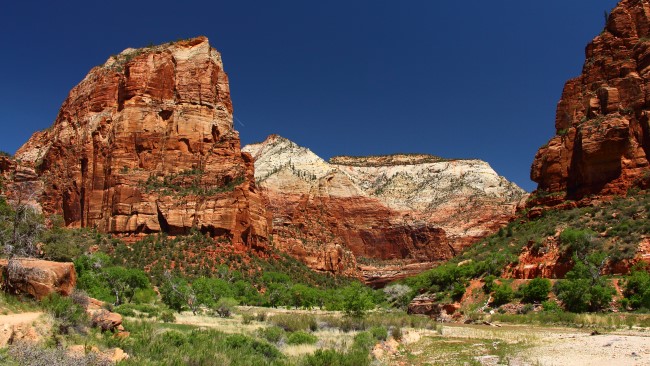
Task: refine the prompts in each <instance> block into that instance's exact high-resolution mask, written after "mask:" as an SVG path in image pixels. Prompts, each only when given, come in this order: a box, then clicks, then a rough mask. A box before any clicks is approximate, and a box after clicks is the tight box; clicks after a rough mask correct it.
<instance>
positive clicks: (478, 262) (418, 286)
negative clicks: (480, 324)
mask: <svg viewBox="0 0 650 366" xmlns="http://www.w3.org/2000/svg"><path fill="white" fill-rule="evenodd" d="M538 195H544V192H538ZM649 212H650V196H649V195H648V194H647V193H646V192H630V194H629V195H628V197H622V198H617V199H614V200H612V201H610V202H604V203H602V204H601V205H600V206H596V207H581V208H574V209H567V210H557V211H553V210H551V211H547V212H544V213H543V214H542V215H541V217H538V218H536V219H532V220H527V219H524V218H520V220H518V221H514V222H512V223H510V224H509V225H508V226H506V227H505V228H502V229H501V230H500V231H499V232H498V233H496V234H494V235H491V236H489V237H487V238H485V239H483V240H482V241H481V242H479V243H477V244H476V245H474V246H472V247H470V248H468V249H467V250H466V251H464V252H463V253H461V254H460V255H459V256H457V257H455V258H453V259H451V260H450V261H448V262H446V263H444V264H441V265H439V266H438V267H436V268H434V269H432V270H430V271H427V272H424V273H422V274H420V275H418V276H415V277H413V278H409V279H406V280H404V281H402V283H403V284H405V285H408V287H410V288H411V289H413V291H412V292H410V293H409V294H410V295H409V297H410V298H412V297H413V296H415V294H416V293H417V292H421V291H427V292H429V293H431V294H435V298H436V299H437V300H438V301H441V302H445V301H452V300H458V299H459V298H460V296H462V293H463V292H464V289H465V288H466V287H467V284H468V281H469V280H471V279H479V278H483V280H484V282H485V285H484V288H483V289H484V291H485V293H487V294H493V305H495V306H498V305H501V304H504V303H508V302H510V301H512V300H513V299H515V298H519V297H520V298H522V300H523V301H524V302H530V303H532V302H542V301H544V300H545V299H547V297H548V293H549V292H550V287H549V285H550V282H548V281H547V280H542V279H539V280H533V281H531V283H530V284H527V285H525V286H522V288H521V289H520V290H519V291H518V292H517V293H511V291H512V290H511V289H510V288H509V286H503V285H495V280H496V279H497V278H498V277H499V276H501V275H502V273H503V271H504V269H505V268H506V267H507V266H516V265H517V263H518V260H519V259H518V256H519V254H520V253H521V251H522V249H523V248H524V247H527V250H529V251H531V252H532V253H534V254H539V255H543V254H544V253H546V252H548V251H549V250H551V248H550V246H549V245H550V244H549V243H552V242H553V241H552V240H551V241H549V240H548V239H547V238H549V237H555V238H556V239H555V240H556V241H559V243H560V248H559V249H560V253H559V254H560V260H561V261H566V262H568V263H574V266H575V267H574V269H573V270H572V271H571V272H569V273H568V274H567V278H566V279H565V280H560V281H558V282H557V284H556V285H555V288H554V292H555V293H556V294H557V295H558V298H559V299H561V300H562V304H563V306H564V307H565V308H566V309H567V310H569V311H574V312H583V311H602V310H605V309H607V308H608V306H609V302H610V301H611V299H612V295H613V290H612V287H611V285H610V284H609V282H610V279H609V278H607V277H606V276H601V275H600V273H602V270H603V268H604V266H605V265H607V263H612V262H614V263H615V262H617V261H620V260H623V259H630V258H632V257H633V256H634V254H635V253H636V248H637V245H638V243H639V242H640V241H641V239H642V237H643V236H644V235H648V234H650V220H649V219H648V214H649ZM558 232H559V233H560V234H559V237H558V236H557V233H558ZM634 276H637V277H635V279H633V280H632V282H633V283H636V282H639V283H643V278H644V277H643V276H644V275H642V274H635V275H634ZM506 287H508V288H506ZM632 287H635V288H636V289H632ZM632 287H631V290H630V291H629V292H627V293H626V296H627V297H634V300H631V299H628V300H624V301H623V302H622V303H623V305H624V307H628V306H629V307H630V308H631V309H642V308H644V306H641V305H640V303H641V302H642V300H640V299H641V298H643V296H644V295H643V294H645V291H643V290H640V288H641V287H639V286H638V285H633V286H632ZM632 304H634V305H632Z"/></svg>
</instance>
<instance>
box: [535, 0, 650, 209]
mask: <svg viewBox="0 0 650 366" xmlns="http://www.w3.org/2000/svg"><path fill="white" fill-rule="evenodd" d="M648 37H650V4H648V3H647V2H644V1H637V0H622V1H620V3H619V4H618V6H617V7H616V8H615V9H614V10H613V11H612V12H611V14H610V16H609V20H608V22H607V25H606V28H605V30H604V31H603V32H602V33H601V34H600V35H599V36H597V37H596V38H594V40H593V41H592V42H591V43H590V44H589V45H588V46H587V49H586V61H585V64H584V66H583V70H582V75H580V76H579V77H577V78H575V79H572V80H570V81H568V82H567V83H566V85H565V87H564V91H563V93H562V99H561V100H560V102H559V103H558V107H557V114H556V120H555V128H556V133H557V135H556V136H555V137H553V138H552V139H551V140H550V141H549V143H548V144H547V145H546V146H544V147H542V148H540V149H539V151H538V152H537V155H536V156H535V160H534V162H533V165H532V168H531V179H532V180H534V181H535V182H537V183H539V186H538V190H537V195H536V199H534V200H531V202H530V203H529V205H530V206H533V205H538V204H544V205H555V204H557V203H560V202H563V201H564V200H565V199H573V200H580V199H584V198H585V197H589V196H591V195H598V196H611V195H619V194H625V192H626V191H627V190H628V188H630V187H634V186H647V184H648V182H649V181H650V169H649V166H648V152H650V127H649V126H650V125H649V124H648V123H649V119H648V117H649V115H648V112H649V111H650V98H649V97H648V95H647V94H648V91H649V89H648V88H649V87H650V67H649V66H650V39H649V38H648Z"/></svg>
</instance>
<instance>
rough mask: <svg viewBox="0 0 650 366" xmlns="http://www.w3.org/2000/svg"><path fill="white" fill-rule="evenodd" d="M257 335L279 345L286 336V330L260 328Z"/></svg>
mask: <svg viewBox="0 0 650 366" xmlns="http://www.w3.org/2000/svg"><path fill="white" fill-rule="evenodd" d="M257 334H258V335H259V336H260V337H262V338H264V339H266V340H267V341H269V342H271V343H279V342H280V341H281V340H282V338H283V337H284V335H285V331H284V329H282V328H280V327H275V326H274V327H268V328H260V329H258V331H257Z"/></svg>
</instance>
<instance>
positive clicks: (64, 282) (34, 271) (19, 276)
mask: <svg viewBox="0 0 650 366" xmlns="http://www.w3.org/2000/svg"><path fill="white" fill-rule="evenodd" d="M0 273H2V283H3V285H2V286H3V289H4V290H5V291H8V292H10V293H23V294H29V295H31V296H33V297H34V298H36V299H37V300H41V299H43V298H44V297H46V296H47V295H49V294H51V293H54V292H56V293H59V294H61V295H63V296H68V295H70V294H71V293H72V291H73V290H74V288H75V285H76V284H77V273H76V272H75V270H74V264H72V263H59V262H50V261H44V260H38V259H27V258H25V259H16V260H12V261H7V260H6V259H0Z"/></svg>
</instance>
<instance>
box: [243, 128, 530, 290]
mask: <svg viewBox="0 0 650 366" xmlns="http://www.w3.org/2000/svg"><path fill="white" fill-rule="evenodd" d="M243 151H245V152H249V153H251V155H252V156H253V158H254V159H255V177H256V179H257V182H258V185H259V186H260V187H261V188H262V189H263V190H264V192H265V193H266V194H267V196H268V198H269V207H270V209H271V211H272V213H273V243H274V245H276V246H277V247H279V248H280V249H281V250H283V251H286V252H288V253H289V254H292V255H293V256H295V257H297V258H299V259H301V260H302V261H303V262H305V263H307V264H308V265H309V266H310V267H311V268H314V269H317V270H321V271H331V272H336V273H343V274H355V273H360V274H361V276H362V277H363V278H364V279H365V280H366V282H368V283H371V284H377V285H380V284H382V283H385V282H387V281H390V280H393V279H396V278H402V277H405V276H408V275H412V274H415V273H418V272H421V271H423V270H425V269H428V268H430V267H431V266H432V265H433V263H435V262H436V261H440V260H445V259H449V258H451V257H452V256H453V255H454V254H455V253H456V252H457V251H459V250H461V249H462V248H464V247H466V246H467V245H469V244H470V243H472V242H473V241H474V240H476V239H477V238H481V237H483V236H486V235H488V234H489V233H491V232H493V231H494V230H497V229H498V228H499V227H501V226H502V225H504V224H505V223H507V222H508V220H509V219H510V218H511V217H513V215H514V212H515V208H516V205H517V203H518V202H519V201H520V200H521V198H522V196H524V194H525V192H524V191H523V190H521V189H520V188H519V187H517V186H516V185H514V184H513V183H510V182H508V181H506V180H505V179H504V178H502V177H499V176H498V175H497V174H496V173H495V172H494V171H493V170H492V169H491V168H490V167H489V165H488V164H487V163H484V162H481V161H477V160H466V161H463V160H455V161H448V160H444V159H440V158H437V157H433V156H428V155H394V156H382V157H367V158H355V157H338V158H334V159H332V160H331V161H330V162H326V161H324V160H323V159H321V158H320V157H318V156H317V155H316V154H314V153H313V152H311V151H310V150H309V149H307V148H304V147H300V146H298V145H296V144H295V143H293V142H291V141H289V140H287V139H285V138H282V137H280V136H277V135H272V136H270V137H269V138H268V139H267V140H266V141H264V142H262V143H259V144H253V145H248V146H246V147H244V148H243ZM479 208H480V209H479ZM386 261H389V263H386Z"/></svg>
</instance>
